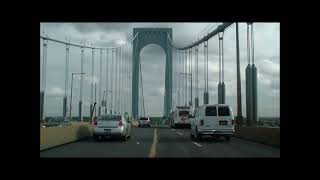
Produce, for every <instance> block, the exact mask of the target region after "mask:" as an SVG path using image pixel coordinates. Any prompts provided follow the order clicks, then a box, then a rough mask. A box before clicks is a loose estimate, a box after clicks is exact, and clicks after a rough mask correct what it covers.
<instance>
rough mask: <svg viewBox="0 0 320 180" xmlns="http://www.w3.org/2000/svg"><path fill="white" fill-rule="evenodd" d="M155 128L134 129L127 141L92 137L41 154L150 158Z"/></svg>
mask: <svg viewBox="0 0 320 180" xmlns="http://www.w3.org/2000/svg"><path fill="white" fill-rule="evenodd" d="M153 133H154V130H153V128H134V127H133V128H132V132H131V137H130V138H129V139H128V140H127V141H121V140H120V139H110V140H109V139H107V140H104V141H100V142H98V141H95V140H94V139H93V138H92V137H90V138H87V139H84V140H80V141H77V142H74V143H70V144H66V145H62V146H59V147H56V148H53V149H48V150H45V151H41V152H40V157H120V158H121V157H148V154H149V151H150V147H151V144H152V141H153Z"/></svg>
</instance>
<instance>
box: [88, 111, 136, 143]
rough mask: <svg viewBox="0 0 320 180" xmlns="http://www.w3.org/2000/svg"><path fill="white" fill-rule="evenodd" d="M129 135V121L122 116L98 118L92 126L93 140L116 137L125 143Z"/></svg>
mask: <svg viewBox="0 0 320 180" xmlns="http://www.w3.org/2000/svg"><path fill="white" fill-rule="evenodd" d="M130 134H131V121H130V119H129V118H125V117H124V116H123V115H116V114H112V115H111V114H108V115H102V116H100V117H99V118H98V119H97V120H96V121H95V122H94V125H93V138H94V139H96V140H101V139H102V138H105V137H118V138H121V139H122V140H124V141H126V140H127V139H128V138H129V137H130Z"/></svg>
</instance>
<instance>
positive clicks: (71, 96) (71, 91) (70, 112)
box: [69, 73, 85, 121]
mask: <svg viewBox="0 0 320 180" xmlns="http://www.w3.org/2000/svg"><path fill="white" fill-rule="evenodd" d="M78 74H85V73H72V76H71V92H70V108H69V109H70V112H69V121H71V111H72V109H71V105H72V88H73V76H74V75H78Z"/></svg>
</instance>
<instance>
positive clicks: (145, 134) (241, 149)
mask: <svg viewBox="0 0 320 180" xmlns="http://www.w3.org/2000/svg"><path fill="white" fill-rule="evenodd" d="M40 157H146V158H147V157H155V158H158V157H160V158H161V157H280V149H279V148H275V147H271V146H267V145H263V144H259V143H254V142H251V141H246V140H242V139H239V138H236V137H232V138H231V141H230V142H227V141H225V140H224V139H223V138H221V139H220V140H214V139H203V140H197V141H194V140H191V139H190V129H171V128H163V127H162V128H160V127H154V128H153V127H151V128H138V127H133V128H132V134H131V138H129V139H128V140H127V141H125V142H123V141H119V140H116V139H115V140H105V141H101V142H97V141H95V140H94V139H93V138H91V137H90V138H86V139H83V140H79V141H76V142H73V143H69V144H66V145H62V146H59V147H55V148H52V149H48V150H45V151H41V152H40Z"/></svg>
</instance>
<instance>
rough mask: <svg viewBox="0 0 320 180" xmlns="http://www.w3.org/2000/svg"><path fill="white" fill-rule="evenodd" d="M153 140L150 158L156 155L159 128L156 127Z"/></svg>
mask: <svg viewBox="0 0 320 180" xmlns="http://www.w3.org/2000/svg"><path fill="white" fill-rule="evenodd" d="M153 134H154V136H153V142H152V145H151V148H150V153H149V158H154V157H156V148H157V129H154V133H153Z"/></svg>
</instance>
